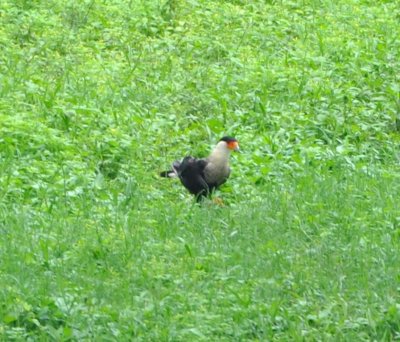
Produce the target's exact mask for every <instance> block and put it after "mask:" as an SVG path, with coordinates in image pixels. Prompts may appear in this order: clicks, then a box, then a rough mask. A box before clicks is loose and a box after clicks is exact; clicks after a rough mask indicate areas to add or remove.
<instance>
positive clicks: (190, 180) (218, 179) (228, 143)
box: [160, 137, 239, 202]
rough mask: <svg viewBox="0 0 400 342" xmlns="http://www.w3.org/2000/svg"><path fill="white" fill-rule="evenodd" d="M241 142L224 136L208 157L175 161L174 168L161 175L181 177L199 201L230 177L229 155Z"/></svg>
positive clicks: (189, 157)
mask: <svg viewBox="0 0 400 342" xmlns="http://www.w3.org/2000/svg"><path fill="white" fill-rule="evenodd" d="M238 150H239V143H238V141H237V140H236V139H235V138H231V137H223V138H222V139H221V140H220V141H219V142H218V144H217V145H216V146H215V148H214V149H213V151H212V152H211V154H210V155H209V156H208V157H207V158H202V159H197V158H193V157H191V156H188V157H185V158H183V160H182V161H179V160H177V161H175V162H174V163H173V164H172V170H170V171H164V172H161V174H160V176H161V177H179V179H180V180H181V182H182V184H183V185H184V187H185V188H186V189H188V190H189V192H190V193H192V194H193V195H195V196H196V199H197V201H198V202H199V201H201V200H202V199H203V197H206V196H209V195H211V193H212V192H213V191H214V190H215V189H217V188H218V187H219V186H220V185H221V184H223V183H225V182H226V180H227V179H228V177H229V174H230V172H231V169H230V167H229V155H230V153H231V151H238Z"/></svg>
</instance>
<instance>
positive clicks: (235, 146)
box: [228, 141, 240, 152]
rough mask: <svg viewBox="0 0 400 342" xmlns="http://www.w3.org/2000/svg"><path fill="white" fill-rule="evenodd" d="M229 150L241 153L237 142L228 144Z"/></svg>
mask: <svg viewBox="0 0 400 342" xmlns="http://www.w3.org/2000/svg"><path fill="white" fill-rule="evenodd" d="M228 148H229V149H230V150H232V151H236V152H238V151H240V148H239V143H238V142H237V141H232V142H229V143H228Z"/></svg>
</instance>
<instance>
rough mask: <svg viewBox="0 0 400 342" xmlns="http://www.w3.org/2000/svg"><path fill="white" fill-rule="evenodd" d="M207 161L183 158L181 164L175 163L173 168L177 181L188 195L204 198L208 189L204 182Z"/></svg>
mask: <svg viewBox="0 0 400 342" xmlns="http://www.w3.org/2000/svg"><path fill="white" fill-rule="evenodd" d="M206 165H207V161H205V160H204V159H196V158H193V157H185V158H184V159H183V160H182V162H175V163H174V164H173V168H174V170H175V172H176V173H177V175H178V177H179V179H180V180H181V182H182V184H183V185H184V186H185V188H186V189H188V190H189V191H190V193H192V194H194V195H196V196H198V198H200V197H201V196H206V195H207V194H208V193H209V191H210V189H209V186H208V184H207V182H206V181H205V180H204V168H205V166H206Z"/></svg>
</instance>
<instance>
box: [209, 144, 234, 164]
mask: <svg viewBox="0 0 400 342" xmlns="http://www.w3.org/2000/svg"><path fill="white" fill-rule="evenodd" d="M230 154H231V151H230V150H229V148H228V146H227V143H226V142H225V141H220V142H219V143H218V144H217V145H216V146H215V148H214V150H213V151H212V152H211V154H210V156H209V157H208V160H209V161H210V162H211V163H227V162H228V160H229V156H230Z"/></svg>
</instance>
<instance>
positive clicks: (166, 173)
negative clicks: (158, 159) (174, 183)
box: [160, 170, 178, 178]
mask: <svg viewBox="0 0 400 342" xmlns="http://www.w3.org/2000/svg"><path fill="white" fill-rule="evenodd" d="M160 176H161V177H165V178H174V177H178V175H177V174H176V172H175V171H174V170H168V171H163V172H160Z"/></svg>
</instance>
